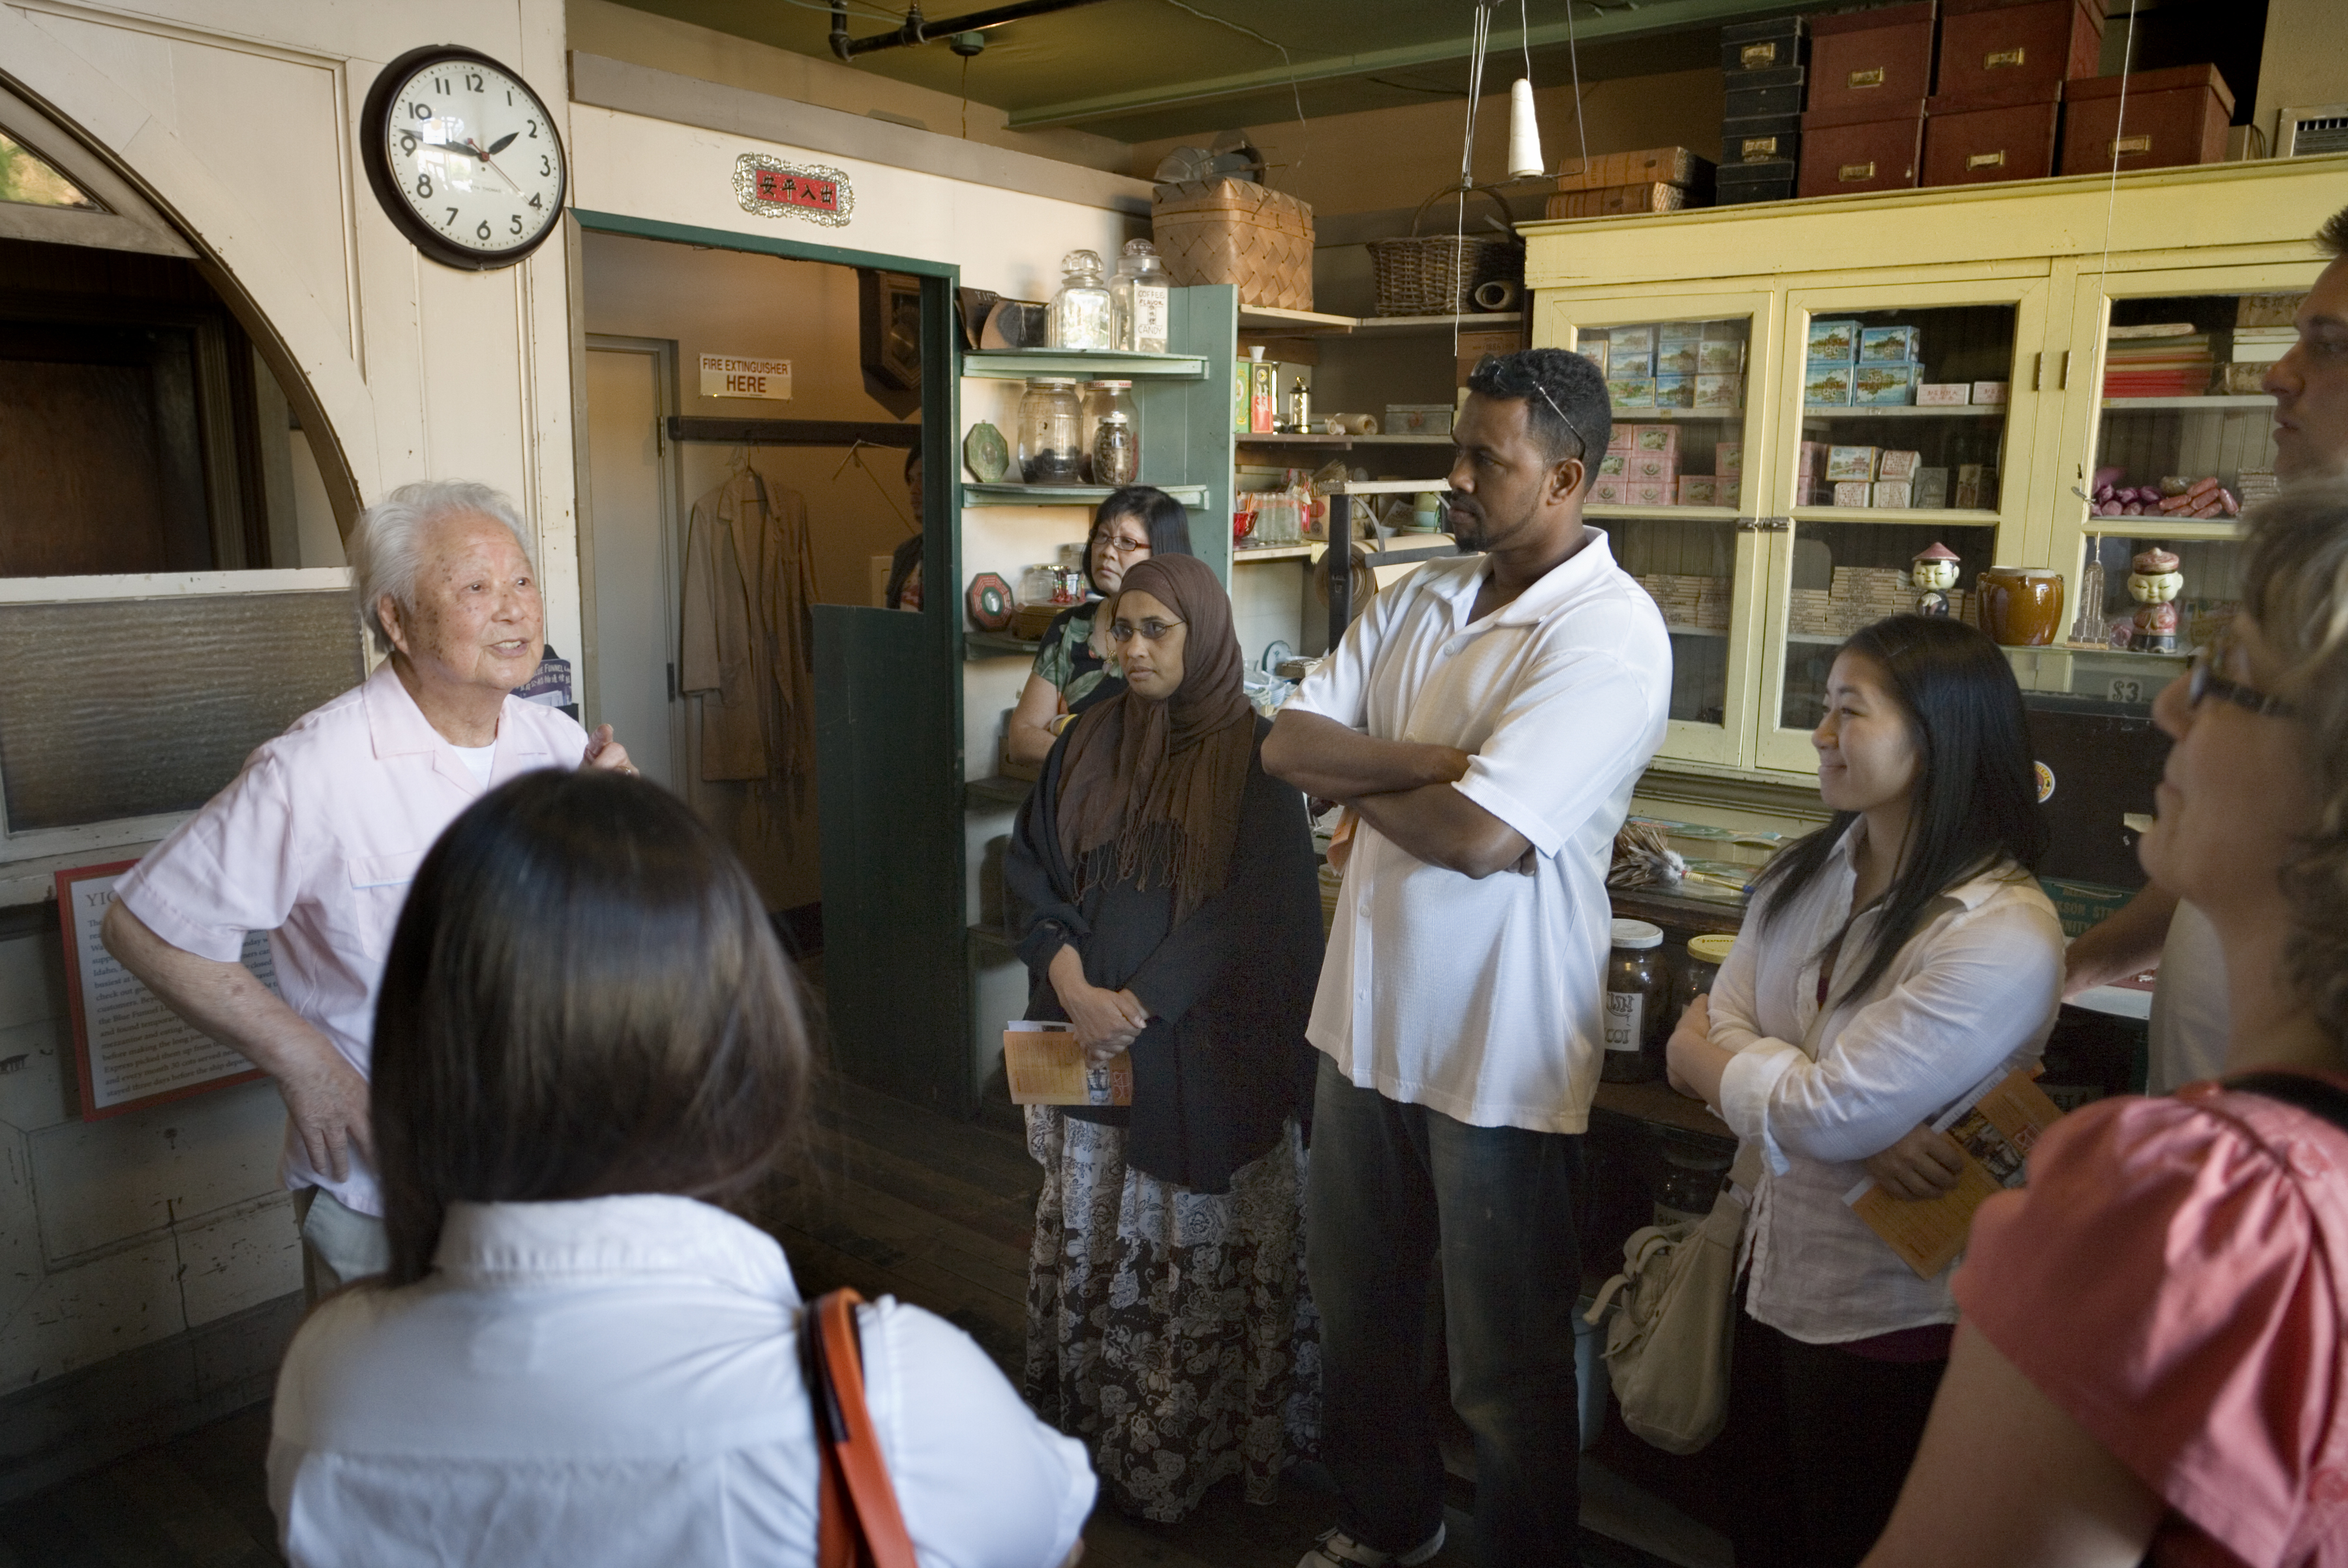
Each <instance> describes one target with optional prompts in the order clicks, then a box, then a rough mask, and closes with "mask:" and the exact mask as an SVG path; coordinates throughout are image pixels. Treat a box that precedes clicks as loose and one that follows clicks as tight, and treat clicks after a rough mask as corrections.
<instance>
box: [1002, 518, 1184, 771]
mask: <svg viewBox="0 0 2348 1568" xmlns="http://www.w3.org/2000/svg"><path fill="white" fill-rule="evenodd" d="M1189 553H1190V514H1189V511H1186V510H1184V508H1183V505H1182V503H1181V502H1180V501H1179V500H1175V499H1174V498H1173V497H1172V496H1170V495H1168V494H1167V493H1166V492H1165V491H1164V490H1159V489H1158V488H1157V487H1156V486H1154V485H1127V486H1126V487H1125V488H1123V489H1122V490H1111V491H1110V492H1109V493H1108V494H1107V496H1106V497H1104V498H1103V499H1102V500H1101V503H1100V505H1099V506H1097V507H1096V508H1095V509H1094V510H1093V531H1092V536H1091V537H1090V538H1089V539H1087V540H1086V541H1085V577H1086V581H1087V582H1088V583H1091V584H1092V591H1093V593H1096V594H1102V595H1114V594H1115V593H1117V584H1118V583H1121V582H1123V581H1124V580H1125V574H1126V573H1128V572H1130V571H1132V570H1133V569H1134V567H1135V566H1137V565H1138V564H1139V563H1140V562H1144V561H1147V560H1148V559H1149V558H1150V557H1151V556H1153V555H1188V554H1189ZM1101 603H1102V600H1101V599H1099V598H1087V599H1086V601H1085V602H1084V603H1081V604H1071V605H1069V606H1068V607H1067V608H1066V609H1065V610H1063V611H1061V612H1060V613H1059V614H1057V615H1056V616H1054V617H1053V619H1052V624H1051V625H1050V626H1048V627H1046V628H1045V632H1044V645H1043V646H1042V647H1041V648H1039V649H1037V650H1036V653H1035V673H1034V674H1033V675H1031V676H1028V677H1027V685H1026V686H1025V687H1024V688H1023V689H1022V690H1021V691H1020V693H1019V706H1018V707H1014V708H1013V709H1012V710H1011V723H1010V727H1009V733H1008V734H1007V735H1006V736H1005V737H1004V748H1003V749H1004V755H1005V756H1006V757H1008V758H1010V759H1011V760H1012V761H1014V762H1019V763H1025V764H1026V765H1027V766H1029V767H1031V768H1032V767H1034V766H1035V765H1036V764H1037V763H1040V762H1042V761H1043V760H1044V758H1045V756H1046V755H1048V754H1049V753H1050V751H1051V749H1052V741H1053V740H1054V738H1056V737H1057V736H1058V735H1059V733H1060V731H1062V730H1063V729H1066V727H1068V726H1069V725H1070V724H1071V723H1073V722H1074V721H1075V719H1076V715H1078V714H1080V713H1082V712H1084V711H1085V709H1086V708H1088V707H1092V705H1093V704H1095V703H1097V702H1103V701H1106V700H1107V699H1108V698H1110V697H1112V696H1116V695H1117V693H1118V692H1120V691H1122V690H1124V689H1125V686H1124V683H1123V682H1121V681H1119V680H1118V679H1117V672H1116V670H1115V668H1114V667H1113V665H1112V662H1111V660H1110V659H1109V658H1107V657H1104V655H1105V654H1110V655H1113V654H1114V652H1115V650H1114V649H1106V650H1105V649H1103V648H1102V647H1101V645H1100V643H1101V639H1100V638H1098V637H1097V636H1095V635H1094V626H1095V617H1096V615H1097V614H1098V613H1099V610H1100V607H1101Z"/></svg>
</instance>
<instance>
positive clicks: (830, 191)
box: [734, 152, 856, 228]
mask: <svg viewBox="0 0 2348 1568" xmlns="http://www.w3.org/2000/svg"><path fill="white" fill-rule="evenodd" d="M734 194H735V196H736V199H737V200H738V201H740V202H741V203H742V210H743V211H746V212H755V213H757V215H758V216H759V217H761V218H798V219H800V220H803V221H804V222H810V223H821V224H824V225H826V226H827V227H829V228H839V227H842V226H844V225H845V224H846V223H847V222H848V216H849V214H850V212H852V211H855V208H856V191H855V188H854V187H853V186H851V185H850V183H849V179H848V171H847V170H844V169H833V168H829V167H827V166H824V165H816V166H813V167H809V166H806V165H801V164H797V163H785V162H784V161H783V160H780V159H778V158H769V157H767V155H766V154H764V153H759V152H746V153H744V154H743V155H742V156H741V157H739V158H737V159H736V160H734Z"/></svg>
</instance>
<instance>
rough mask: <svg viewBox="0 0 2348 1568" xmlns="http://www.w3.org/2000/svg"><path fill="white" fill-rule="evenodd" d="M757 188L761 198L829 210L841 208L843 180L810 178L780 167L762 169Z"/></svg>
mask: <svg viewBox="0 0 2348 1568" xmlns="http://www.w3.org/2000/svg"><path fill="white" fill-rule="evenodd" d="M754 189H756V190H757V193H758V200H759V201H777V202H780V203H782V204H784V205H785V206H790V207H821V208H823V209H824V210H825V211H831V212H836V211H839V181H833V180H810V179H808V178H807V177H805V176H804V175H798V174H786V173H785V172H783V171H782V170H779V169H761V170H758V178H757V184H756V186H755V187H754Z"/></svg>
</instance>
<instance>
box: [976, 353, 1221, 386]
mask: <svg viewBox="0 0 2348 1568" xmlns="http://www.w3.org/2000/svg"><path fill="white" fill-rule="evenodd" d="M962 373H963V375H964V376H984V377H992V378H994V379H995V380H998V381H1000V380H1012V381H1024V380H1025V379H1027V378H1028V377H1035V376H1067V377H1075V378H1076V379H1077V380H1079V381H1151V380H1157V381H1169V380H1170V381H1196V380H1199V379H1200V378H1201V377H1204V376H1205V375H1206V374H1207V360H1206V356H1204V355H1200V354H1109V353H1086V352H1084V351H1082V350H1078V349H1067V348H1004V349H990V350H987V351H986V352H984V353H979V354H965V355H963V356H962Z"/></svg>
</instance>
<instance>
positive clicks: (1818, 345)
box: [1809, 316, 1859, 365]
mask: <svg viewBox="0 0 2348 1568" xmlns="http://www.w3.org/2000/svg"><path fill="white" fill-rule="evenodd" d="M1809 354H1810V363H1811V364H1813V365H1817V364H1822V363H1824V362H1826V361H1828V360H1841V361H1842V362H1844V363H1845V364H1849V362H1850V361H1852V360H1855V359H1857V358H1858V357H1859V323H1858V322H1856V321H1853V320H1849V319H1848V318H1845V317H1841V316H1835V317H1823V316H1813V317H1812V318H1811V319H1810V350H1809Z"/></svg>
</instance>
